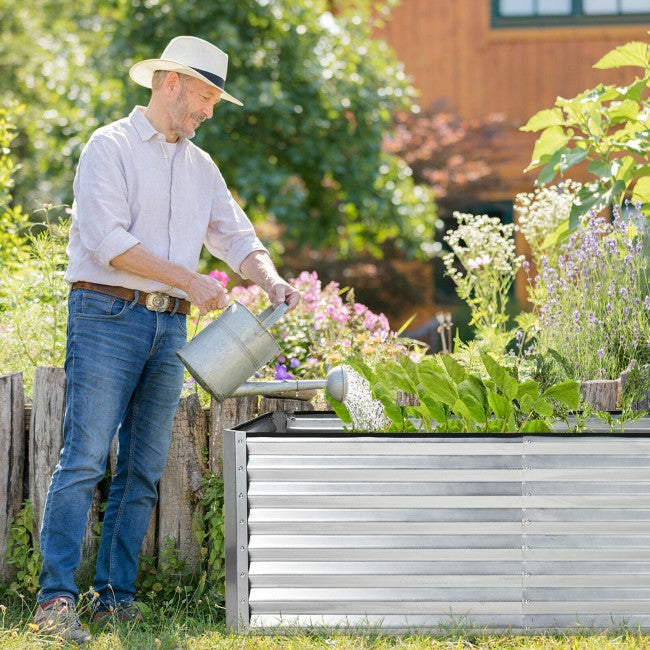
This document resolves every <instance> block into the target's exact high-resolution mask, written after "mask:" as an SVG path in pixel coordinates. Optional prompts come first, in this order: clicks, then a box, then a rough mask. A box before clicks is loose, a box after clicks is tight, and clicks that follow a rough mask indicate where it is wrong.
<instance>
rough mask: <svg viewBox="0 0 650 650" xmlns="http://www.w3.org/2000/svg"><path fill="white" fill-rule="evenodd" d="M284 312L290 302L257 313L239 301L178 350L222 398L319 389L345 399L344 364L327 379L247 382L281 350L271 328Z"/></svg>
mask: <svg viewBox="0 0 650 650" xmlns="http://www.w3.org/2000/svg"><path fill="white" fill-rule="evenodd" d="M286 311H287V305H286V304H283V305H280V306H279V307H277V308H276V309H273V307H268V308H267V309H265V310H264V311H263V312H262V313H261V314H259V315H258V316H255V315H254V314H252V313H251V312H250V311H249V310H248V309H247V308H246V307H245V306H244V305H242V304H241V303H240V302H238V301H237V300H235V301H234V302H232V303H231V304H230V305H229V306H228V307H227V308H226V309H225V310H224V311H223V312H222V313H221V314H219V316H218V317H217V318H215V320H213V321H212V322H211V323H210V324H209V325H208V326H207V327H206V328H205V329H204V330H202V331H201V332H199V334H197V335H196V336H195V337H194V338H193V339H192V340H191V341H188V342H187V343H186V344H185V345H184V346H183V348H181V349H180V350H179V351H178V352H177V353H176V354H177V355H178V357H179V358H180V360H181V361H182V362H183V364H184V365H185V367H186V368H187V369H188V371H189V373H190V374H191V375H192V377H194V379H196V381H197V382H198V383H199V385H200V386H201V387H203V388H204V389H205V390H206V391H208V393H210V394H211V395H213V396H214V397H215V398H216V399H218V400H219V401H220V402H221V401H223V400H224V399H226V397H244V396H249V395H280V394H282V393H287V392H294V391H296V392H297V391H304V390H318V389H321V388H324V389H326V390H327V392H328V393H329V394H330V395H331V396H332V397H333V398H334V399H337V400H339V401H343V399H344V397H345V394H346V392H347V376H346V374H345V370H344V369H343V368H342V367H341V366H337V367H336V368H332V370H330V372H329V373H328V375H327V379H291V380H278V381H246V380H247V379H248V378H249V377H251V376H252V375H254V374H255V372H257V370H259V369H260V368H261V367H262V366H264V365H266V364H267V363H268V362H269V361H271V360H272V359H274V358H275V357H277V356H278V354H280V346H279V345H278V344H277V342H276V340H275V339H274V338H273V336H272V335H271V333H270V332H269V331H268V330H269V328H270V327H272V326H273V325H275V323H276V322H277V321H278V320H280V318H281V317H282V316H283V315H284V313H285V312H286Z"/></svg>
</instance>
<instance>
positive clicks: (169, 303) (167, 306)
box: [72, 282, 191, 316]
mask: <svg viewBox="0 0 650 650" xmlns="http://www.w3.org/2000/svg"><path fill="white" fill-rule="evenodd" d="M72 289H88V290H89V291H98V292H99V293H105V294H106V295H107V296H113V297H114V298H120V299H121V300H127V301H129V302H132V301H133V300H135V294H136V292H135V291H134V290H133V289H126V288H125V287H111V286H110V285H107V284H98V283H96V282H73V283H72ZM138 293H139V296H138V305H144V306H145V307H146V308H147V309H149V310H151V311H158V312H172V311H174V307H176V303H178V307H177V309H176V312H177V313H179V314H183V315H184V316H187V315H188V314H189V313H190V307H191V303H190V302H189V301H188V300H183V298H176V297H175V296H170V295H169V294H167V293H163V292H162V291H152V292H151V293H145V292H144V291H139V292H138Z"/></svg>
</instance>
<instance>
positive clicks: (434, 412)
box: [419, 395, 447, 424]
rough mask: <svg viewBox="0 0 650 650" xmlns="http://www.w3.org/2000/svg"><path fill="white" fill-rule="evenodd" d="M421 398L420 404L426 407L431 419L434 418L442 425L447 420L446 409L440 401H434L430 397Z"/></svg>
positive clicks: (423, 396)
mask: <svg viewBox="0 0 650 650" xmlns="http://www.w3.org/2000/svg"><path fill="white" fill-rule="evenodd" d="M419 398H420V403H421V404H423V405H425V406H426V408H427V410H428V411H429V415H430V417H432V418H433V419H434V420H435V421H436V423H437V424H440V423H441V422H444V421H445V420H446V419H447V413H446V411H445V407H444V406H443V405H442V404H441V403H440V402H439V401H438V400H435V399H433V398H432V397H430V396H429V395H426V396H425V395H419Z"/></svg>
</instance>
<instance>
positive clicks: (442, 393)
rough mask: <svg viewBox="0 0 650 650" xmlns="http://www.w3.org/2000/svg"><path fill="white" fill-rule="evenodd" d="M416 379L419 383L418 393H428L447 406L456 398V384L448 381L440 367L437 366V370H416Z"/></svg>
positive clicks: (454, 401)
mask: <svg viewBox="0 0 650 650" xmlns="http://www.w3.org/2000/svg"><path fill="white" fill-rule="evenodd" d="M418 379H419V380H420V385H421V388H420V389H419V390H418V395H421V394H422V393H424V394H428V395H429V396H430V397H431V398H432V399H435V400H438V401H440V402H442V403H443V404H447V405H449V406H452V405H453V404H455V403H456V401H457V400H458V391H457V390H456V386H454V384H453V383H452V382H451V381H450V379H449V377H447V375H446V374H445V372H444V371H443V370H442V368H439V369H438V371H437V372H435V371H434V370H433V368H427V369H426V370H421V371H418Z"/></svg>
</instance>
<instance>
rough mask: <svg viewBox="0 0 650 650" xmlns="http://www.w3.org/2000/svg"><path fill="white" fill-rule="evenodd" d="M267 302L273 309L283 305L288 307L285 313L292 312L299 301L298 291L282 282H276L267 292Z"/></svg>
mask: <svg viewBox="0 0 650 650" xmlns="http://www.w3.org/2000/svg"><path fill="white" fill-rule="evenodd" d="M268 294H269V300H270V301H271V304H272V305H273V306H274V307H279V306H280V305H281V304H283V303H285V302H286V303H287V305H289V309H288V310H287V311H290V310H292V309H293V308H294V307H295V306H296V305H297V304H298V301H299V300H300V291H298V289H294V288H293V287H292V286H291V285H290V284H288V283H287V282H285V281H284V280H282V281H280V282H276V283H275V284H273V285H272V286H271V288H270V289H269V291H268Z"/></svg>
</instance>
